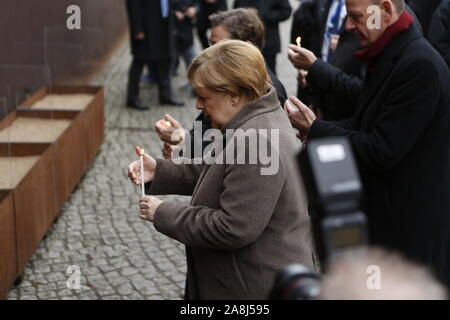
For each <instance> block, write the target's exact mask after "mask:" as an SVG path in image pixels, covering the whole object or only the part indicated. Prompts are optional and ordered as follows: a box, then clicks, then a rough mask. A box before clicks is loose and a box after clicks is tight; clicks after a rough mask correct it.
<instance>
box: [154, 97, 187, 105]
mask: <svg viewBox="0 0 450 320" xmlns="http://www.w3.org/2000/svg"><path fill="white" fill-rule="evenodd" d="M159 104H162V105H166V106H175V107H184V102H179V101H175V100H173V99H172V98H168V99H159Z"/></svg>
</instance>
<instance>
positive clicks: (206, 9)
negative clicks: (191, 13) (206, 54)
mask: <svg viewBox="0 0 450 320" xmlns="http://www.w3.org/2000/svg"><path fill="white" fill-rule="evenodd" d="M227 8H228V6H227V1H226V0H201V3H200V13H199V15H198V19H197V34H198V38H199V39H200V43H201V44H202V47H203V49H206V48H208V47H209V43H208V36H207V35H206V32H207V31H208V29H210V28H211V22H210V21H209V19H208V17H209V16H210V15H212V14H213V13H217V12H219V11H226V10H227Z"/></svg>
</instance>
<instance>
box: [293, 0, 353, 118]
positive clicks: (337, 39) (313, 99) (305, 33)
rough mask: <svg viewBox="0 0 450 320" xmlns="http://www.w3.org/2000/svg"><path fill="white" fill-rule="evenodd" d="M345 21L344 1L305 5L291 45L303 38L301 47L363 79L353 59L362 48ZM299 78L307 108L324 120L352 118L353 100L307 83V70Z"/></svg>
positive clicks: (297, 18) (298, 14)
mask: <svg viewBox="0 0 450 320" xmlns="http://www.w3.org/2000/svg"><path fill="white" fill-rule="evenodd" d="M345 17H346V11H345V2H344V0H341V1H340V0H306V1H302V3H301V5H300V7H299V9H298V10H297V11H296V13H295V15H294V22H293V24H292V30H291V43H294V44H295V41H296V38H297V37H298V36H301V37H302V43H301V45H302V47H304V48H307V49H309V50H310V51H311V52H313V53H314V55H315V56H316V57H318V58H319V59H321V60H324V63H330V64H332V65H334V66H336V67H337V68H339V69H341V70H342V71H343V72H345V73H346V74H349V75H353V76H357V77H360V76H361V69H362V63H361V61H359V60H357V59H354V57H353V52H355V51H357V50H359V49H361V48H360V45H359V41H358V39H357V38H356V36H355V35H354V34H353V33H352V32H348V31H347V30H345V28H344V25H345ZM331 39H332V40H333V43H331V41H330V40H331ZM336 43H337V44H336ZM324 53H325V54H324ZM298 74H299V76H298V81H299V86H298V90H297V96H298V97H299V99H301V100H302V101H303V102H304V103H305V104H307V105H311V106H312V107H313V110H314V111H315V112H316V113H317V114H320V116H321V118H322V119H324V120H332V121H335V120H342V119H345V118H347V117H350V116H352V115H353V113H354V109H355V101H354V99H353V97H350V98H348V97H346V96H342V95H337V94H335V93H333V92H323V91H321V90H320V88H319V87H318V86H317V84H316V83H314V82H309V81H308V80H307V78H306V74H307V73H306V72H305V71H304V70H299V71H298ZM318 84H319V85H320V82H319V83H318ZM330 102H333V103H330Z"/></svg>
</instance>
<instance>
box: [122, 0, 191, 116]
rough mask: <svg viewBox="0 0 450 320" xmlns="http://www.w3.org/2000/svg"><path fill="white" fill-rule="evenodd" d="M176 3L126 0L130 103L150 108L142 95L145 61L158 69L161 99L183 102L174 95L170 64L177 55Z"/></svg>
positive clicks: (163, 102)
mask: <svg viewBox="0 0 450 320" xmlns="http://www.w3.org/2000/svg"><path fill="white" fill-rule="evenodd" d="M172 5H173V4H172V0H154V1H148V0H126V7H127V12H128V19H129V23H130V35H131V53H132V55H133V62H132V63H131V67H130V72H129V75H128V93H127V106H128V107H131V108H135V109H138V110H147V109H148V107H147V106H145V105H144V104H143V103H142V102H141V100H140V99H139V81H140V78H141V74H142V70H143V68H144V66H145V65H147V66H148V68H149V69H150V70H152V71H153V72H155V75H156V78H157V83H158V90H159V103H160V104H167V105H178V106H180V105H183V104H182V103H180V102H176V101H175V100H174V99H173V98H172V86H171V79H170V66H171V61H172V59H173V58H174V56H175V42H174V17H173V14H172V13H173V12H172V10H173V7H172Z"/></svg>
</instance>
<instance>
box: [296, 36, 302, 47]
mask: <svg viewBox="0 0 450 320" xmlns="http://www.w3.org/2000/svg"><path fill="white" fill-rule="evenodd" d="M296 42H297V46H299V47H301V46H302V37H297V40H296Z"/></svg>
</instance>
